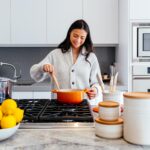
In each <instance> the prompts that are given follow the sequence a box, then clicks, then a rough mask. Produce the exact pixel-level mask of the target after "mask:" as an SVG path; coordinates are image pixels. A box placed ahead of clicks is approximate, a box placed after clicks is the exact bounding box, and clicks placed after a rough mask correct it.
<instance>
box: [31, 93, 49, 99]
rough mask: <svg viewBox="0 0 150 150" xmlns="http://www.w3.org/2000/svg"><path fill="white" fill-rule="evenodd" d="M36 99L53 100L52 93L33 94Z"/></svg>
mask: <svg viewBox="0 0 150 150" xmlns="http://www.w3.org/2000/svg"><path fill="white" fill-rule="evenodd" d="M33 97H34V99H51V92H33Z"/></svg>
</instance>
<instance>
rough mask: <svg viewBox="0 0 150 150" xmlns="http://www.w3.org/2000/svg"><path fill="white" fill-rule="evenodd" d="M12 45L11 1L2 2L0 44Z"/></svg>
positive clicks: (3, 0)
mask: <svg viewBox="0 0 150 150" xmlns="http://www.w3.org/2000/svg"><path fill="white" fill-rule="evenodd" d="M9 43H10V0H0V44H9Z"/></svg>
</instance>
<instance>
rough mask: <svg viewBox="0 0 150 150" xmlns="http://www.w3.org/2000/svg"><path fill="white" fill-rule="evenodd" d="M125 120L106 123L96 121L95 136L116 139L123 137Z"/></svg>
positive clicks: (119, 119) (99, 120) (120, 119)
mask: <svg viewBox="0 0 150 150" xmlns="http://www.w3.org/2000/svg"><path fill="white" fill-rule="evenodd" d="M122 131H123V119H122V118H118V120H116V121H111V122H110V121H109V122H108V121H104V120H101V119H100V118H96V119H95V134H96V135H97V136H99V137H103V138H109V139H116V138H121V137H122V134H123V133H122Z"/></svg>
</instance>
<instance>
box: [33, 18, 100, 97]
mask: <svg viewBox="0 0 150 150" xmlns="http://www.w3.org/2000/svg"><path fill="white" fill-rule="evenodd" d="M53 73H55V75H56V77H57V79H58V82H59V84H60V88H61V89H85V88H89V90H88V92H87V95H88V97H89V99H93V98H95V97H96V96H97V94H98V91H99V85H98V82H97V78H96V75H97V74H99V73H100V68H99V64H98V60H97V57H96V55H95V54H94V53H93V43H92V40H91V36H90V30H89V27H88V24H87V23H86V22H85V21H84V20H77V21H75V22H74V23H73V24H72V25H71V26H70V28H69V30H68V33H67V36H66V38H65V40H64V41H63V42H62V43H61V44H60V45H59V46H58V48H57V49H54V50H53V51H51V52H50V53H49V54H48V55H47V56H46V57H45V58H44V59H43V60H42V61H41V62H40V63H39V64H35V65H33V66H32V67H31V70H30V74H31V77H32V78H33V79H34V80H35V81H36V82H40V81H43V80H45V79H46V78H49V77H50V75H49V74H53ZM50 84H51V88H52V89H55V88H56V87H55V84H54V83H53V81H51V83H50Z"/></svg>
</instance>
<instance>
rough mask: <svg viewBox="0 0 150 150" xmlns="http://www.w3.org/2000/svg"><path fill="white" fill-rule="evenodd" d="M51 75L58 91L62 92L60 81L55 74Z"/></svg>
mask: <svg viewBox="0 0 150 150" xmlns="http://www.w3.org/2000/svg"><path fill="white" fill-rule="evenodd" d="M50 75H51V77H52V79H53V81H54V83H55V85H56V87H57V89H58V90H60V86H59V83H58V80H57V78H56V76H55V73H51V74H50Z"/></svg>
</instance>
